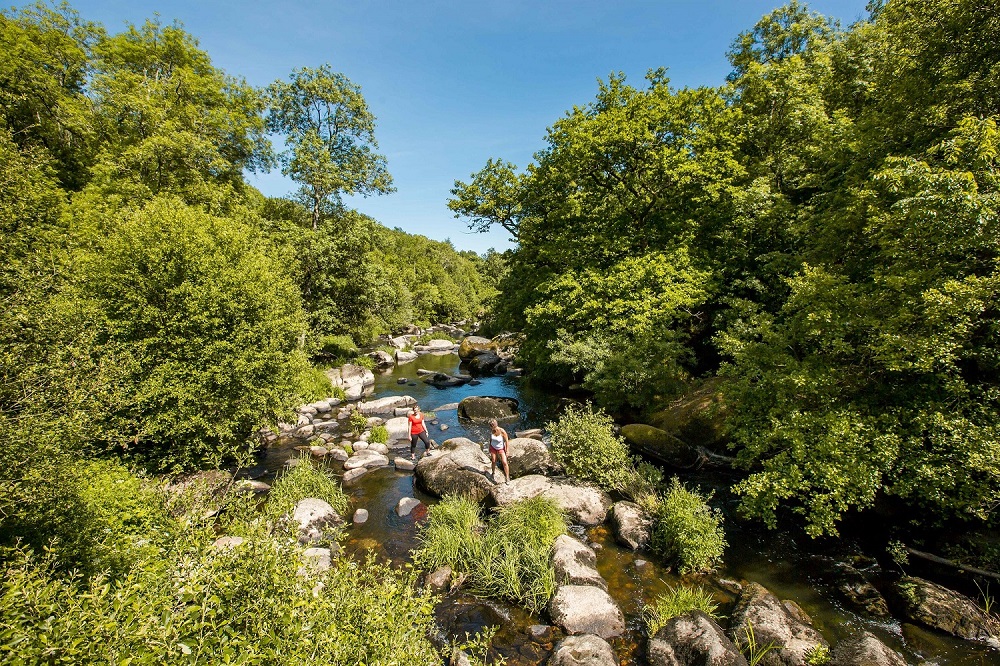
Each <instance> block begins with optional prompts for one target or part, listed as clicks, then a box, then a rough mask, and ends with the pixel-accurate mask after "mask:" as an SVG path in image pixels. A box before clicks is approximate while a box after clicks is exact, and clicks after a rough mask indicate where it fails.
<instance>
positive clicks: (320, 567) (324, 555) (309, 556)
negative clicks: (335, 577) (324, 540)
mask: <svg viewBox="0 0 1000 666" xmlns="http://www.w3.org/2000/svg"><path fill="white" fill-rule="evenodd" d="M331 560H332V557H331V554H330V549H329V548H306V549H305V550H304V551H302V567H301V568H300V569H299V575H300V576H306V575H308V574H318V573H323V572H324V571H327V570H328V569H329V568H330V563H331Z"/></svg>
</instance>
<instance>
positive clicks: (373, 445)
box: [368, 442, 389, 455]
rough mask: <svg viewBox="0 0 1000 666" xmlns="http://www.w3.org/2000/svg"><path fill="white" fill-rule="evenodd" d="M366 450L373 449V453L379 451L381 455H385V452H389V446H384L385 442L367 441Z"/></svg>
mask: <svg viewBox="0 0 1000 666" xmlns="http://www.w3.org/2000/svg"><path fill="white" fill-rule="evenodd" d="M368 450H369V451H374V452H375V453H381V454H382V455H386V454H387V453H389V447H388V446H386V445H385V444H380V443H379V442H371V443H369V444H368Z"/></svg>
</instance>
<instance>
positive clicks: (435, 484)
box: [415, 437, 493, 502]
mask: <svg viewBox="0 0 1000 666" xmlns="http://www.w3.org/2000/svg"><path fill="white" fill-rule="evenodd" d="M489 469H490V459H489V458H487V457H486V454H485V453H483V451H482V449H481V448H480V446H479V444H476V443H475V442H473V441H472V440H471V439H466V438H464V437H456V438H453V439H449V440H445V441H444V442H443V443H442V444H441V446H440V450H439V451H438V452H436V453H435V454H434V455H433V456H424V457H423V458H421V459H420V462H418V463H417V467H416V472H415V476H416V480H417V484H418V485H419V486H420V487H421V488H423V489H424V490H426V491H427V492H429V493H430V494H432V495H434V496H436V497H443V496H444V495H446V494H456V495H464V496H466V497H468V498H469V499H471V500H472V501H474V502H482V501H483V500H484V499H486V498H487V497H488V496H489V494H490V490H491V489H492V488H493V482H492V481H490V480H489V479H488V478H487V476H486V474H487V472H488V471H489Z"/></svg>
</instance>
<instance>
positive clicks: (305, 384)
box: [299, 366, 344, 402]
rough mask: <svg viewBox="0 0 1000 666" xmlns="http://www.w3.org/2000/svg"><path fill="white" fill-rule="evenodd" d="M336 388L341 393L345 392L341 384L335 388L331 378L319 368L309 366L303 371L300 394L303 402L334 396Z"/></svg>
mask: <svg viewBox="0 0 1000 666" xmlns="http://www.w3.org/2000/svg"><path fill="white" fill-rule="evenodd" d="M335 390H339V391H340V392H341V393H343V392H344V389H342V388H340V387H339V386H338V387H336V389H335V388H334V386H333V383H332V382H331V381H330V378H329V377H327V376H326V373H325V372H323V371H322V370H320V369H319V368H314V367H312V366H309V367H307V368H305V369H304V370H303V371H302V375H301V380H300V384H299V396H300V397H301V399H302V401H303V402H315V401H316V400H322V399H323V398H330V397H334V396H333V393H334V391H335ZM341 399H343V398H341Z"/></svg>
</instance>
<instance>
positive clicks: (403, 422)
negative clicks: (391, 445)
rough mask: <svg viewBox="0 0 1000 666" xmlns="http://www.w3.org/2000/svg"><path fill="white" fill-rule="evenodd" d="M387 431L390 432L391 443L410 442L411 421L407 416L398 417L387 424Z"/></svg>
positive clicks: (389, 420)
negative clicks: (397, 441) (401, 440)
mask: <svg viewBox="0 0 1000 666" xmlns="http://www.w3.org/2000/svg"><path fill="white" fill-rule="evenodd" d="M384 425H385V429H386V430H388V431H389V441H390V442H394V441H396V440H398V439H405V440H406V441H410V421H409V420H408V419H407V418H406V417H405V416H396V417H393V418H391V419H388V420H387V421H386V422H385V424H384Z"/></svg>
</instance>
